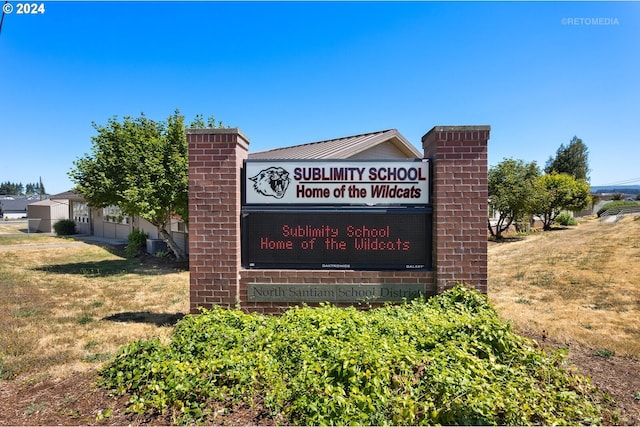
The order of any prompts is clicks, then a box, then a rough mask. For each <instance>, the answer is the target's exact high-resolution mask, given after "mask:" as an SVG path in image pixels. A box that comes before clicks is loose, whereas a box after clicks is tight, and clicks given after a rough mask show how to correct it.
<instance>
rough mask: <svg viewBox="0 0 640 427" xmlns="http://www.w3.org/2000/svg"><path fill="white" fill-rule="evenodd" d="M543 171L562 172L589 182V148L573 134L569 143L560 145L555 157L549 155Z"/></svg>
mask: <svg viewBox="0 0 640 427" xmlns="http://www.w3.org/2000/svg"><path fill="white" fill-rule="evenodd" d="M544 171H545V173H547V174H549V173H551V172H557V173H564V174H567V175H570V176H572V177H574V178H575V179H578V180H580V179H582V180H584V181H586V182H589V150H588V148H587V146H586V145H585V144H584V143H583V142H582V139H580V138H578V137H577V136H574V137H573V139H572V140H571V142H569V145H568V146H566V147H565V145H564V144H562V145H560V148H558V151H557V152H556V157H555V158H553V157H550V158H549V160H548V161H547V163H546V165H545V168H544Z"/></svg>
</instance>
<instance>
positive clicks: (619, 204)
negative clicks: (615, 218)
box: [598, 200, 640, 217]
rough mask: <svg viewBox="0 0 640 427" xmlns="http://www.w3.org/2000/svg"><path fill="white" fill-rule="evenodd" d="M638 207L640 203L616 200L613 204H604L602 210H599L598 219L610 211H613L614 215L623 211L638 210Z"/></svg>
mask: <svg viewBox="0 0 640 427" xmlns="http://www.w3.org/2000/svg"><path fill="white" fill-rule="evenodd" d="M638 206H640V203H638V202H634V201H630V200H615V201H613V202H609V203H606V204H604V205H603V206H602V207H601V208H600V209H598V217H600V216H601V215H602V214H603V213H605V212H606V211H607V210H609V209H611V210H612V211H613V212H614V213H618V212H620V211H621V210H622V209H628V208H637V207H638Z"/></svg>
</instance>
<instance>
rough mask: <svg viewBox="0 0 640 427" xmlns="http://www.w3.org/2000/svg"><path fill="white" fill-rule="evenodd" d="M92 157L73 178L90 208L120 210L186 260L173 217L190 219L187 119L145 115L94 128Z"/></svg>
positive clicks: (82, 162) (77, 163)
mask: <svg viewBox="0 0 640 427" xmlns="http://www.w3.org/2000/svg"><path fill="white" fill-rule="evenodd" d="M93 127H94V128H95V130H96V131H97V133H98V134H97V135H96V136H94V137H92V142H93V146H92V154H90V155H89V154H85V155H84V157H82V158H80V159H78V160H76V161H75V162H74V168H73V169H72V170H71V171H70V172H69V176H70V178H71V179H72V181H74V182H75V184H76V189H77V190H79V191H80V193H82V194H83V196H84V197H85V199H86V200H87V202H88V204H89V205H91V206H93V207H96V208H104V207H107V206H118V207H119V208H120V209H121V211H122V213H123V214H125V215H127V216H139V217H141V218H143V219H145V220H147V221H148V222H149V223H151V224H153V225H154V226H156V227H157V229H158V234H159V235H160V236H161V237H162V238H163V240H165V241H166V242H167V244H168V246H169V248H170V249H171V250H172V251H173V252H174V254H175V255H176V258H178V259H184V258H186V253H185V251H184V250H183V249H182V248H180V246H178V245H177V244H176V242H175V241H174V240H173V238H172V236H171V234H170V233H169V232H168V231H167V226H168V225H169V224H170V220H171V218H172V216H173V215H178V216H181V217H182V218H183V219H185V220H186V219H187V218H188V211H187V209H188V153H187V150H188V147H187V141H186V135H185V127H184V116H182V115H180V113H179V111H178V110H176V111H175V113H174V114H173V115H171V116H170V117H169V118H168V119H167V120H166V121H165V122H157V121H154V120H151V119H149V118H147V117H146V116H145V115H144V114H142V115H141V117H138V118H131V117H129V116H126V117H124V119H123V120H122V121H120V120H118V118H117V117H113V118H111V119H109V121H108V122H107V124H106V125H104V126H101V125H97V124H96V123H93Z"/></svg>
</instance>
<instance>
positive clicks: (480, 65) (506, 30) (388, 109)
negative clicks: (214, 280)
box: [0, 1, 640, 193]
mask: <svg viewBox="0 0 640 427" xmlns="http://www.w3.org/2000/svg"><path fill="white" fill-rule="evenodd" d="M38 3H40V2H38ZM10 4H12V5H13V6H14V10H13V12H12V13H11V14H7V15H5V18H4V23H3V26H2V32H1V33H0V82H1V86H0V181H12V182H22V183H23V184H26V183H28V182H37V180H38V177H40V176H42V179H43V182H44V184H45V188H46V189H47V191H48V192H49V193H58V192H62V191H66V190H68V189H70V188H71V187H72V185H73V184H72V182H71V181H70V180H69V178H68V176H67V172H68V171H69V170H70V169H71V167H72V166H73V161H74V160H75V159H77V158H79V157H81V156H82V155H83V154H84V153H87V152H90V149H91V137H92V136H93V135H95V130H94V129H93V127H92V122H96V123H98V124H104V123H106V122H107V120H108V119H109V118H110V117H112V116H114V115H117V116H119V117H123V116H126V115H130V116H138V115H139V114H140V113H141V112H144V113H145V114H146V115H147V116H149V117H151V118H154V119H157V120H163V119H165V118H166V117H167V116H169V115H170V114H171V113H172V112H173V111H174V110H175V109H176V108H179V109H180V111H181V112H182V113H183V114H185V115H186V116H187V119H188V120H189V119H191V118H193V117H194V116H195V115H196V114H198V113H202V114H204V115H205V116H209V115H215V117H216V118H217V119H219V120H222V122H223V123H224V124H225V125H229V126H232V127H239V128H240V129H241V130H242V131H243V132H244V133H245V134H246V135H247V136H248V137H249V138H250V140H251V145H250V150H251V151H259V150H264V149H269V148H275V147H280V146H286V145H294V144H301V143H307V142H313V141H319V140H324V139H330V138H336V137H341V136H348V135H355V134H360V133H367V132H372V131H377V130H383V129H389V128H396V129H398V130H399V131H400V133H402V134H403V135H404V136H405V137H406V138H407V139H409V141H411V142H412V143H413V144H414V145H415V146H416V147H418V148H421V142H420V141H421V137H422V135H424V134H425V133H426V132H427V131H429V129H431V128H432V127H433V126H438V125H491V128H492V131H491V139H490V141H489V164H490V165H495V164H497V163H499V162H500V161H501V160H502V159H504V158H510V157H511V158H516V159H522V160H525V161H527V162H530V161H536V162H537V163H538V164H539V165H540V166H541V167H543V166H544V163H545V162H546V160H547V159H548V158H549V157H550V156H552V155H555V153H556V150H557V149H558V147H559V146H560V144H565V145H566V144H568V143H569V141H570V140H571V138H572V137H573V136H574V135H577V136H578V137H580V138H582V139H583V141H584V143H585V144H586V145H587V147H588V148H589V160H590V167H591V174H590V175H591V183H592V185H607V184H613V183H623V182H624V183H628V184H640V167H639V165H640V3H635V2H621V3H602V2H561V3H551V2H364V1H362V2H180V3H178V2H57V1H45V2H44V7H45V12H44V14H39V15H24V14H22V15H20V14H17V13H16V11H17V7H18V5H17V2H10Z"/></svg>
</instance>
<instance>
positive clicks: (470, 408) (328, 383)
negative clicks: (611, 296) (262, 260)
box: [100, 287, 601, 425]
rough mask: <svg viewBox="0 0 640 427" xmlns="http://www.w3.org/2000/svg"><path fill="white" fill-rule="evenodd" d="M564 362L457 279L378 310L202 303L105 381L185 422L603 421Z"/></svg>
mask: <svg viewBox="0 0 640 427" xmlns="http://www.w3.org/2000/svg"><path fill="white" fill-rule="evenodd" d="M563 358H564V354H563V353H554V354H550V355H549V354H546V353H545V352H544V351H542V350H540V349H538V348H536V347H535V346H534V344H533V343H532V342H531V341H530V340H528V339H526V338H523V337H521V336H519V335H517V334H515V333H514V332H512V331H511V328H510V325H509V324H507V323H504V322H502V321H501V320H500V319H499V317H498V315H497V313H496V311H495V310H494V309H493V308H492V307H491V306H490V305H489V304H488V302H487V299H486V297H485V296H484V295H481V294H478V293H477V292H475V291H470V290H468V289H465V288H463V287H456V288H454V289H453V290H450V291H448V292H446V293H444V294H442V295H440V296H437V297H433V298H431V299H429V300H428V301H426V302H425V301H418V300H416V301H412V302H410V303H407V304H404V305H396V306H392V305H388V306H384V307H381V308H376V309H372V310H369V311H360V310H356V309H355V308H346V309H345V308H336V307H334V306H331V305H324V306H321V307H320V308H309V307H301V308H299V307H296V308H292V309H289V310H288V311H286V312H285V313H284V314H282V315H281V316H265V315H260V314H245V313H243V312H242V311H240V310H229V309H223V308H219V307H217V308H214V309H212V310H204V309H203V310H201V314H200V315H195V316H186V317H184V318H183V319H182V320H181V321H180V322H179V323H178V325H177V326H176V328H175V330H174V333H173V336H172V339H171V342H170V343H168V344H163V343H161V342H160V341H159V340H157V339H154V340H141V341H137V342H134V343H132V344H130V345H127V346H125V347H123V348H122V349H121V350H120V352H119V354H118V355H117V356H116V357H115V358H114V360H112V361H111V362H110V363H108V364H107V365H105V367H104V368H103V369H102V370H101V372H100V375H101V379H100V385H101V386H102V387H104V388H107V389H109V390H111V391H112V392H115V393H120V394H124V393H129V394H130V395H131V397H130V400H129V408H130V410H132V411H135V412H139V413H154V412H161V413H164V412H166V411H171V413H173V414H174V415H176V419H175V420H174V421H175V422H179V423H193V422H206V420H207V416H211V417H213V415H211V412H210V409H209V408H210V407H209V404H211V403H212V402H214V401H218V402H222V403H223V404H225V405H227V407H230V406H232V405H234V404H235V403H240V402H245V403H247V404H249V405H252V404H253V403H254V402H255V401H256V400H259V401H260V402H261V403H262V405H264V408H265V409H266V410H267V411H268V413H269V416H271V417H274V419H278V420H279V422H283V421H284V422H285V423H286V424H292V425H350V424H358V425H416V424H475V425H480V424H504V425H526V424H592V423H598V422H600V421H601V418H600V409H599V407H598V406H597V405H596V404H595V403H593V402H592V401H591V400H590V398H589V395H590V393H593V390H594V389H593V388H592V387H591V386H590V384H589V381H588V380H587V379H585V378H583V377H580V376H579V375H577V374H576V373H574V372H573V371H568V370H565V369H563V367H562V366H563V365H562V362H563ZM276 417H277V418H276ZM212 419H213V418H209V420H212Z"/></svg>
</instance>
